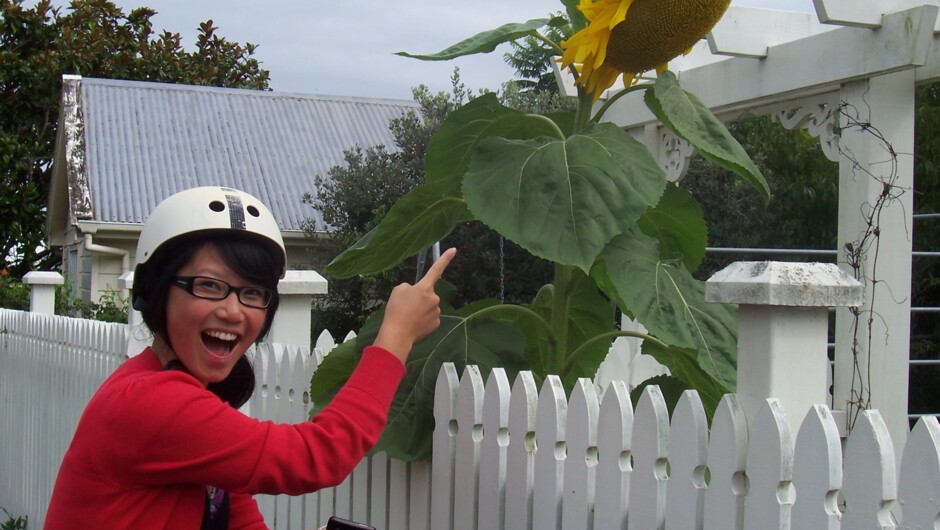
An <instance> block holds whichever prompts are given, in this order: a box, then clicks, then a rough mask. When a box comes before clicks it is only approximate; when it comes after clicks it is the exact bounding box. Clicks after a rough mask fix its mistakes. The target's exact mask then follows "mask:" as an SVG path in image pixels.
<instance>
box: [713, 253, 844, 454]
mask: <svg viewBox="0 0 940 530" xmlns="http://www.w3.org/2000/svg"><path fill="white" fill-rule="evenodd" d="M705 297H706V300H708V301H709V302H719V303H731V304H739V315H738V318H739V325H738V388H737V393H738V395H739V396H740V397H741V401H742V404H743V405H744V412H745V414H746V416H747V419H748V425H753V424H754V420H755V418H756V416H757V413H758V411H759V410H760V408H761V407H762V406H763V405H764V403H765V402H766V400H767V399H768V398H776V399H778V400H779V401H780V403H781V405H782V406H783V409H784V410H786V411H787V412H788V413H789V415H790V416H789V422H790V430H791V431H792V432H793V435H794V437H795V436H796V433H797V430H798V429H799V425H800V422H801V421H802V419H803V417H804V416H805V415H806V413H807V412H808V411H809V410H810V409H811V408H812V406H813V405H815V404H819V403H828V402H829V385H828V382H827V381H828V374H829V358H828V355H827V344H828V331H827V330H828V321H829V313H828V308H829V307H837V306H858V305H859V304H861V302H862V285H861V284H860V283H859V282H858V281H856V280H855V279H854V278H852V277H850V276H849V275H847V274H846V273H845V272H843V271H842V270H840V269H839V268H838V267H837V266H836V265H834V264H831V263H787V262H779V261H764V262H736V263H732V264H731V265H729V266H728V267H726V268H725V269H723V270H721V271H719V272H717V273H715V275H714V276H712V277H711V278H710V279H709V280H708V282H707V283H706V290H705Z"/></svg>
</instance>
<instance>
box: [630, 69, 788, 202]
mask: <svg viewBox="0 0 940 530" xmlns="http://www.w3.org/2000/svg"><path fill="white" fill-rule="evenodd" d="M645 92H646V93H645V95H644V96H643V97H644V101H645V102H646V106H647V107H649V109H650V111H652V112H653V114H654V115H656V118H658V119H659V121H661V122H663V124H664V125H666V126H667V127H669V128H670V129H671V130H672V131H673V132H675V133H676V134H677V135H678V136H679V137H680V138H683V139H684V140H685V141H687V142H689V143H690V144H692V146H693V147H695V148H696V149H698V151H699V152H700V153H702V156H704V157H705V158H706V159H708V160H709V161H711V162H713V163H715V164H718V165H719V166H721V167H723V168H726V169H728V170H730V171H733V172H735V173H736V174H737V175H738V176H740V177H741V178H743V179H744V180H745V181H746V182H748V183H750V184H751V185H752V186H754V187H755V188H757V191H759V192H760V193H761V194H762V195H763V196H764V198H769V197H770V188H769V187H768V186H767V181H766V180H764V176H763V175H761V172H760V169H758V168H757V166H756V165H755V164H754V162H753V161H751V157H749V156H748V154H747V152H746V151H745V150H744V148H743V147H741V144H739V143H738V141H737V140H735V139H734V137H733V136H731V133H730V132H728V128H727V127H725V124H724V123H722V122H721V121H720V120H719V119H718V118H716V117H715V115H714V114H712V112H711V111H710V110H709V109H708V107H707V106H705V104H704V103H702V102H701V100H699V99H698V97H696V96H695V94H692V93H690V92H686V91H685V90H683V89H682V87H680V86H679V81H678V80H677V79H676V76H675V74H673V73H672V72H670V71H668V70H667V71H665V72H663V73H661V74H659V77H657V79H656V83H655V85H654V86H653V89H652V90H646V91H645Z"/></svg>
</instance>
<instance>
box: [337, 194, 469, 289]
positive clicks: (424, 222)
mask: <svg viewBox="0 0 940 530" xmlns="http://www.w3.org/2000/svg"><path fill="white" fill-rule="evenodd" d="M470 218H471V217H470V212H469V211H468V210H467V208H466V205H465V204H464V201H463V200H462V199H461V198H460V197H459V195H458V194H457V189H456V187H455V186H454V181H453V180H451V181H447V180H441V181H437V182H430V183H428V184H423V185H421V186H417V187H415V188H414V189H412V190H411V191H409V192H408V193H407V194H406V195H405V196H404V197H402V198H401V199H399V201H398V202H396V203H395V204H394V206H392V208H391V210H389V212H388V214H387V215H386V216H385V217H384V218H383V219H382V222H380V223H379V225H378V226H376V227H375V228H373V229H372V230H371V231H369V232H368V233H367V234H366V235H364V236H362V238H360V239H359V241H357V242H356V243H355V244H354V245H353V246H352V247H350V248H348V249H346V250H345V251H344V252H343V253H342V254H340V255H339V256H337V257H336V258H335V259H334V260H333V261H332V262H331V263H330V264H329V265H327V267H326V272H327V273H329V274H331V275H332V276H334V277H336V278H350V277H352V276H356V275H358V274H371V273H375V272H379V271H383V270H386V269H389V268H391V267H394V266H395V265H397V264H399V263H401V262H402V261H403V260H404V259H405V258H407V257H408V256H412V255H414V254H415V253H417V252H418V251H420V250H421V249H424V248H427V247H429V246H431V244H433V243H434V242H436V241H439V240H440V239H442V238H443V237H444V236H446V235H447V234H449V233H450V232H451V231H452V230H453V229H454V227H455V226H457V223H460V222H462V221H467V220H469V219H470Z"/></svg>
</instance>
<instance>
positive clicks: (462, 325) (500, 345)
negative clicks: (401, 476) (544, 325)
mask: <svg viewBox="0 0 940 530" xmlns="http://www.w3.org/2000/svg"><path fill="white" fill-rule="evenodd" d="M438 294H439V295H441V297H442V298H441V310H442V312H443V314H442V316H441V326H440V327H439V328H438V329H437V331H435V332H434V333H432V334H431V335H429V336H427V337H426V338H424V339H423V340H422V341H421V342H419V343H417V344H415V346H414V347H413V348H412V350H411V354H410V355H409V356H408V361H407V362H406V363H405V367H406V370H407V371H406V373H405V377H404V379H402V382H401V384H399V386H398V392H397V393H396V394H395V398H394V399H393V401H392V406H391V408H390V409H389V412H388V423H387V424H386V426H385V430H384V431H383V432H382V437H381V439H380V440H379V442H378V444H376V446H375V448H374V449H373V451H376V452H377V451H385V452H386V453H388V454H389V456H391V457H393V458H397V459H399V460H405V461H412V460H422V459H426V458H427V457H428V456H429V455H430V453H431V446H432V438H431V435H432V433H433V431H434V407H433V405H434V389H435V385H436V383H437V376H438V373H439V372H440V370H441V366H442V365H443V364H444V363H445V362H452V363H454V364H455V366H456V368H457V373H458V374H462V373H463V370H464V368H465V367H466V366H467V365H468V364H474V365H477V366H478V367H479V368H480V372H481V375H482V376H483V377H484V379H485V378H486V377H488V375H489V372H490V371H491V370H492V369H493V368H494V367H497V366H498V367H502V368H504V369H505V370H506V375H507V376H508V377H509V380H510V381H512V380H513V379H515V376H516V374H517V373H518V371H519V370H523V369H527V367H526V365H525V362H524V360H523V358H522V351H523V348H524V346H525V337H524V336H523V335H522V333H521V332H520V331H519V330H517V329H515V328H513V327H511V326H509V325H506V324H505V323H503V322H499V321H495V320H490V319H485V318H466V317H461V316H459V314H458V312H456V311H455V310H454V309H453V307H452V306H451V304H450V302H449V301H448V300H447V299H446V298H445V296H446V294H445V293H443V292H440V291H438ZM383 315H384V312H382V311H379V312H377V313H375V314H373V315H372V316H371V317H369V320H368V321H367V322H366V324H365V325H364V326H363V328H362V329H361V330H360V331H359V334H358V335H357V336H356V338H355V339H354V340H353V341H348V342H346V343H343V344H342V345H341V346H338V347H337V348H336V349H334V350H333V352H331V353H330V354H329V355H328V356H327V357H326V359H324V361H323V364H321V367H322V366H326V363H327V360H329V359H330V358H331V357H333V355H334V354H337V353H339V354H340V356H341V357H342V359H341V360H340V361H337V362H336V363H335V364H334V365H332V366H327V368H328V372H327V373H326V374H321V373H320V368H318V369H317V372H316V373H314V375H313V378H312V380H311V387H312V388H313V389H315V390H316V391H317V394H316V395H317V396H318V398H319V399H315V400H314V403H315V408H314V410H313V411H312V413H311V415H313V414H316V413H317V412H319V411H320V410H322V409H323V408H324V407H325V406H326V405H328V403H329V401H328V400H329V399H332V398H333V396H335V395H336V392H338V391H339V389H340V387H341V386H342V384H343V383H345V382H346V380H347V379H348V378H349V375H350V374H351V373H352V370H353V368H354V367H355V363H350V362H349V360H348V357H349V355H350V354H349V352H350V351H351V352H353V353H354V354H355V355H354V356H355V359H356V362H358V359H359V357H360V356H361V352H362V350H363V349H364V348H365V347H366V346H368V345H370V344H372V343H373V342H374V341H375V337H376V336H377V335H378V330H379V327H380V326H381V323H382V317H383ZM347 345H349V346H347ZM342 370H348V372H347V373H345V374H343V373H341V372H342Z"/></svg>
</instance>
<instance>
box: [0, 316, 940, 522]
mask: <svg viewBox="0 0 940 530" xmlns="http://www.w3.org/2000/svg"><path fill="white" fill-rule="evenodd" d="M347 338H348V337H347ZM126 341H127V331H126V327H125V326H121V325H114V324H103V323H100V322H88V321H83V320H76V319H68V318H64V317H49V316H43V315H34V314H29V313H23V312H17V311H9V310H0V425H3V426H4V427H5V428H4V429H2V430H0V447H3V448H4V449H3V450H2V451H0V505H2V506H4V507H5V508H7V509H10V510H11V511H12V512H13V513H18V514H24V515H29V517H30V524H31V526H33V525H35V526H36V527H39V528H41V527H42V524H43V513H44V511H45V507H46V504H47V503H48V499H49V496H50V494H51V490H52V486H53V483H54V480H55V473H56V470H57V468H58V465H59V462H60V461H61V458H62V455H63V453H64V452H65V449H66V447H67V446H68V443H69V441H70V438H71V434H72V432H73V430H74V428H75V425H76V424H77V422H78V418H79V416H80V415H81V412H82V410H83V408H84V406H85V403H87V401H88V399H89V398H90V397H91V395H92V394H93V392H94V391H95V389H97V387H98V386H99V385H100V384H101V382H102V381H103V380H104V379H105V378H106V377H107V375H108V374H110V373H111V372H112V371H113V370H114V368H116V367H117V365H118V364H119V363H120V362H122V360H123V359H124V355H123V350H124V346H125V343H126ZM334 346H335V343H334V342H333V340H332V338H327V337H326V336H324V337H321V338H320V340H318V343H317V345H316V346H315V347H314V348H313V351H312V352H310V350H307V349H305V348H297V347H292V346H283V345H276V344H274V345H270V344H263V345H259V346H258V347H257V348H256V349H255V350H254V351H252V352H251V354H250V355H251V357H252V361H253V363H254V365H255V368H256V373H257V387H256V392H255V396H254V397H253V398H252V400H251V402H250V404H249V406H248V407H247V410H248V411H249V412H250V413H251V415H252V416H255V417H257V418H259V419H263V420H272V421H279V422H300V421H304V420H305V419H306V418H307V417H308V415H309V413H310V410H311V408H312V406H313V404H312V403H311V402H310V395H309V384H310V377H311V376H312V374H313V371H314V370H315V369H316V367H317V365H318V364H319V362H320V360H321V359H322V357H323V356H324V355H326V354H328V352H329V350H330V349H332V348H333V347H334ZM596 383H597V381H594V382H591V381H589V380H586V379H582V380H579V381H578V382H577V384H576V385H575V388H574V391H573V392H572V394H571V396H570V398H569V397H568V396H567V395H566V393H565V391H564V388H563V387H562V384H561V380H560V379H558V378H557V377H554V376H549V377H548V378H546V379H545V381H543V382H542V383H541V387H539V386H538V385H537V384H536V381H535V378H534V377H533V376H532V374H531V373H528V372H521V373H519V374H518V375H517V376H516V377H515V379H514V380H513V381H510V380H509V378H508V377H507V374H506V373H505V372H504V371H503V370H499V369H497V370H493V371H492V373H491V374H488V376H487V378H486V379H484V377H483V374H481V373H480V371H479V370H478V369H476V367H467V368H464V369H463V371H462V373H458V370H457V367H455V366H454V365H451V364H445V365H444V367H443V368H442V370H441V371H440V373H439V374H438V378H437V387H436V392H435V411H434V417H435V422H436V427H435V430H434V434H433V436H434V453H433V457H432V459H431V460H430V461H428V462H417V463H406V462H401V461H398V460H394V459H390V458H389V457H388V456H387V455H385V454H381V453H380V454H376V455H373V456H370V457H368V458H366V459H365V460H363V462H362V463H361V464H360V465H359V467H357V468H356V470H355V471H353V473H352V474H351V475H350V476H349V478H348V479H347V481H346V482H344V483H343V484H342V485H340V486H338V487H336V488H328V489H325V490H322V491H319V492H316V493H312V494H308V495H303V496H299V497H289V496H258V503H259V506H260V507H261V509H262V512H263V514H264V515H265V517H266V521H267V523H268V525H269V526H270V527H271V528H272V529H274V530H284V529H310V528H318V527H319V526H321V525H323V524H324V523H325V522H326V519H327V518H329V516H331V515H334V514H335V515H340V516H345V517H349V518H352V519H354V520H358V521H363V522H367V523H370V524H372V525H374V526H376V527H378V528H381V529H383V530H397V529H405V528H407V529H414V530H430V529H439V528H445V529H447V528H467V529H486V530H516V529H523V530H529V529H532V530H542V529H559V530H569V529H578V530H581V529H593V530H602V529H626V528H643V529H646V528H662V529H673V528H693V529H697V528H703V529H710V530H718V529H720V530H726V529H733V530H757V529H761V530H763V529H781V530H787V529H804V528H812V529H814V530H815V529H833V530H835V529H855V528H935V527H936V526H937V521H938V520H940V423H938V422H937V419H936V418H934V417H924V418H921V419H920V420H919V422H918V423H917V425H916V426H915V428H914V429H913V431H912V432H911V434H910V436H909V438H908V441H907V444H906V445H905V447H904V448H903V452H902V459H901V465H900V468H899V469H896V468H895V461H896V459H895V456H894V455H895V448H894V447H893V446H892V442H891V438H890V436H889V435H888V431H887V428H886V427H885V423H884V421H883V420H882V418H881V416H880V415H879V414H878V412H877V411H866V412H863V413H862V414H861V415H860V416H859V419H858V421H857V422H856V425H855V428H854V430H853V431H852V434H851V436H850V437H849V438H848V440H841V439H840V438H839V435H838V429H837V428H836V424H835V421H834V420H833V418H832V414H831V413H830V412H829V409H828V408H827V407H826V406H825V405H817V406H814V407H813V408H812V409H811V410H810V411H809V412H808V413H807V414H806V417H805V419H804V420H803V422H802V424H801V427H800V429H799V431H798V436H797V437H796V439H795V440H794V439H793V434H792V432H791V430H790V429H791V427H790V423H789V422H788V421H787V418H786V412H785V411H784V410H783V409H782V407H781V406H780V404H779V402H778V401H777V400H774V399H770V400H767V402H766V403H765V405H764V407H763V408H762V410H761V411H760V413H759V414H758V416H757V418H756V419H755V425H753V426H751V429H750V430H749V429H748V426H747V422H746V420H745V415H744V409H743V407H742V405H741V403H740V400H739V398H738V396H736V395H733V394H729V395H726V396H724V397H723V398H722V400H721V402H720V403H719V405H718V407H717V409H716V411H715V414H714V416H713V419H712V424H711V427H710V429H709V428H708V426H707V422H706V421H705V415H704V411H703V408H702V404H701V401H700V399H699V398H698V396H697V394H695V393H694V392H686V393H685V394H683V395H682V396H681V398H680V399H679V402H678V403H677V404H676V406H675V408H674V410H673V412H672V414H671V416H670V414H669V408H668V407H667V405H666V402H665V399H664V397H663V395H662V393H661V392H660V391H659V389H658V388H657V387H653V386H651V387H647V388H645V389H644V390H643V392H642V394H641V395H640V397H639V399H638V402H637V404H636V407H635V408H634V406H633V403H632V401H631V398H630V387H629V384H628V383H626V382H624V381H617V380H610V381H609V383H608V385H607V386H606V387H605V388H598V387H597V385H596ZM843 447H844V448H845V450H844V451H843Z"/></svg>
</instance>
